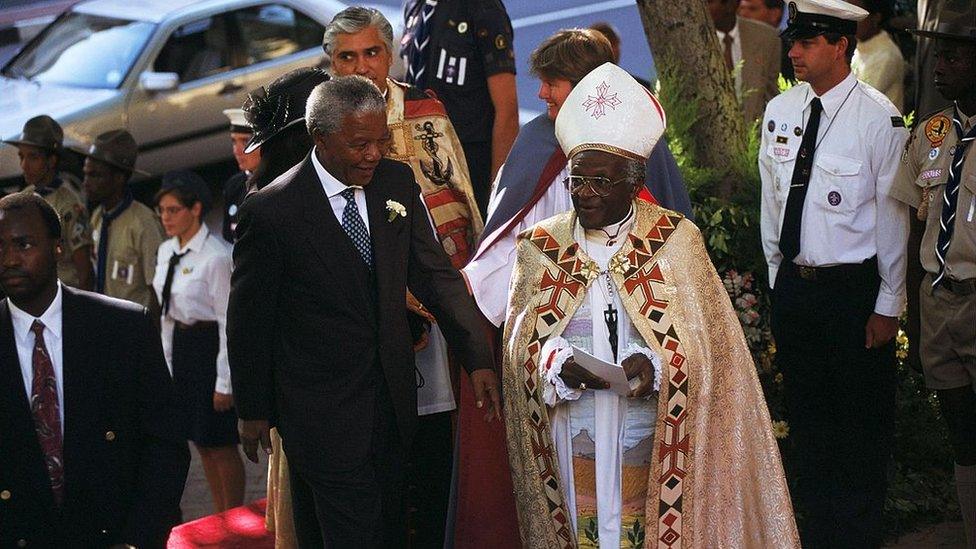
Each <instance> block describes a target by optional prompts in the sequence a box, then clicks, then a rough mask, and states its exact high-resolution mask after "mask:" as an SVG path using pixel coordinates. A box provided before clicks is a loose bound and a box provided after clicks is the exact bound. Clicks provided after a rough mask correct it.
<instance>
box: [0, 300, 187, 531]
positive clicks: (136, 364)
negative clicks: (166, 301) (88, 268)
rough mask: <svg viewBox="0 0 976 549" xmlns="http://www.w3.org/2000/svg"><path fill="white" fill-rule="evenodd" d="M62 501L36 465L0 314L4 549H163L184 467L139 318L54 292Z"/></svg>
mask: <svg viewBox="0 0 976 549" xmlns="http://www.w3.org/2000/svg"><path fill="white" fill-rule="evenodd" d="M62 292H63V293H62V295H63V298H62V306H63V313H62V338H63V340H62V365H63V375H64V376H63V380H64V402H63V409H64V426H63V435H64V445H63V449H64V475H65V501H64V504H63V505H62V508H61V510H60V511H58V510H56V509H55V507H54V498H53V495H52V492H51V487H50V482H49V481H48V477H47V471H46V469H45V467H44V464H43V461H42V460H43V458H42V455H41V448H40V444H39V443H38V441H37V434H36V433H35V431H34V423H33V419H32V417H31V413H30V408H29V406H28V397H27V394H26V391H25V390H24V381H23V377H22V375H21V371H20V366H19V361H18V358H17V347H16V343H15V340H14V333H13V325H12V323H11V319H10V309H9V307H8V304H7V301H6V300H4V301H2V302H0V491H2V493H0V495H2V496H6V497H5V498H3V499H0V547H15V546H17V544H18V541H19V540H24V541H25V542H26V543H27V545H26V546H27V547H104V546H108V545H112V544H116V543H128V544H131V545H135V546H136V547H139V548H140V549H145V548H152V547H163V546H164V544H165V543H166V539H167V537H168V536H169V530H170V528H172V526H173V524H174V523H175V521H176V519H177V517H178V515H179V504H180V497H181V496H182V494H183V485H184V483H185V482H186V472H187V468H188V467H189V463H190V456H189V452H188V448H187V443H186V439H185V433H184V430H183V426H182V423H181V422H180V421H179V411H178V409H177V408H176V405H175V402H176V401H175V400H174V394H173V384H172V380H171V379H170V376H169V371H168V370H167V369H166V362H165V360H164V358H163V351H162V346H161V344H160V339H159V333H158V332H157V331H156V329H155V328H154V326H153V323H152V321H151V320H150V318H149V316H148V312H147V311H146V309H145V308H144V307H142V306H139V305H136V304H135V303H130V302H128V301H122V300H118V299H112V298H108V297H104V296H100V295H97V294H93V293H90V292H84V291H80V290H75V289H72V288H68V287H62Z"/></svg>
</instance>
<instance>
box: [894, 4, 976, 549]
mask: <svg viewBox="0 0 976 549" xmlns="http://www.w3.org/2000/svg"><path fill="white" fill-rule="evenodd" d="M943 16H944V17H943V21H942V23H940V24H939V25H938V26H937V27H936V28H935V29H934V30H931V31H916V32H915V34H918V35H921V36H924V37H929V38H935V39H936V42H935V45H934V47H935V51H936V54H935V59H936V61H935V71H934V75H935V87H936V88H938V90H939V92H940V93H941V94H942V96H943V97H944V98H945V99H947V100H949V101H951V102H952V105H950V106H949V107H947V108H945V109H943V110H941V111H939V112H936V113H933V114H931V115H929V116H927V117H925V118H923V119H921V120H920V121H919V122H918V123H917V125H916V127H915V129H914V131H913V132H912V137H911V140H910V141H909V142H908V144H907V145H906V147H905V153H904V155H903V157H902V165H901V169H900V170H899V172H898V176H897V178H896V181H895V186H894V188H893V189H892V195H893V196H894V197H895V198H897V199H898V200H901V201H903V202H905V203H907V204H908V205H909V206H911V207H912V208H914V213H915V219H916V220H917V222H915V223H914V224H913V225H914V226H913V227H912V229H913V231H912V232H913V233H914V234H916V235H917V234H919V233H922V236H921V245H920V246H919V247H918V248H914V246H913V245H912V244H909V246H910V247H912V248H914V249H910V250H909V253H910V254H913V255H914V254H915V252H916V251H917V252H918V256H917V257H918V261H912V262H911V263H910V264H912V265H918V264H919V262H920V263H921V267H922V268H923V269H924V270H925V276H924V278H922V282H921V286H920V287H919V289H918V300H919V301H918V303H919V307H918V308H919V318H920V322H919V324H920V326H919V329H918V330H917V331H916V333H918V334H919V335H918V341H917V343H918V348H919V358H920V360H921V363H922V369H923V371H924V373H925V383H926V385H927V386H928V387H929V388H930V389H934V390H935V391H936V393H937V394H938V397H939V403H940V405H941V407H942V415H943V416H944V417H945V418H946V423H947V424H948V427H949V434H950V439H951V441H952V446H953V456H954V459H955V462H956V489H957V491H958V495H959V507H960V509H961V511H962V515H963V520H964V523H965V526H966V537H967V538H968V540H969V544H968V547H970V548H974V547H976V533H974V527H976V394H974V390H976V154H974V153H973V151H972V144H973V141H974V140H976V10H974V6H973V3H972V2H971V1H955V2H949V3H948V5H947V6H946V8H945V11H944V12H943ZM923 225H924V227H923ZM923 230H924V233H923ZM912 242H914V243H915V245H918V244H917V243H918V238H917V237H916V238H914V239H913V240H912ZM913 343H915V342H913Z"/></svg>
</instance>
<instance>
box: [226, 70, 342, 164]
mask: <svg viewBox="0 0 976 549" xmlns="http://www.w3.org/2000/svg"><path fill="white" fill-rule="evenodd" d="M328 79H329V74H328V73H327V72H325V71H323V70H322V69H318V68H308V67H306V68H301V69H295V70H293V71H291V72H289V73H288V74H285V75H284V76H282V77H281V78H278V79H277V80H275V81H274V82H272V83H271V84H269V85H267V86H264V87H261V88H258V89H256V90H254V91H252V92H251V93H249V94H248V95H247V99H246V100H245V101H244V118H245V119H246V120H247V124H248V125H249V126H250V127H251V129H252V130H254V135H253V136H251V140H250V141H248V142H247V146H246V147H244V153H245V154H246V153H249V152H251V151H253V150H254V149H256V148H258V147H260V146H261V145H262V144H263V143H265V142H266V141H267V140H269V139H271V138H272V137H274V136H275V135H278V134H279V133H281V132H282V131H283V130H285V129H287V128H289V127H291V126H294V125H295V124H303V123H304V122H305V103H306V102H307V101H308V96H309V95H311V94H312V90H313V89H315V86H318V85H319V84H321V83H322V82H325V81H326V80H328Z"/></svg>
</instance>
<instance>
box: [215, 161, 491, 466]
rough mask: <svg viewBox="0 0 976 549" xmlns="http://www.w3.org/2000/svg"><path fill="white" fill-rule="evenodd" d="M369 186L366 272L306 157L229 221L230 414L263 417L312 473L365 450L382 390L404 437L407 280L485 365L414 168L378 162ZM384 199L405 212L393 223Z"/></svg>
mask: <svg viewBox="0 0 976 549" xmlns="http://www.w3.org/2000/svg"><path fill="white" fill-rule="evenodd" d="M365 192H366V202H367V217H368V219H369V228H370V236H371V240H372V247H373V257H374V261H375V269H374V274H370V272H369V270H368V268H367V267H366V265H365V263H364V262H363V261H362V259H361V257H360V255H359V253H358V252H357V251H356V249H355V247H354V246H353V244H352V241H351V240H350V239H349V237H348V236H347V235H346V233H345V232H344V231H343V229H342V227H341V225H340V224H339V221H338V220H337V219H336V216H335V214H334V213H333V211H332V208H331V206H330V205H329V201H328V198H327V197H326V195H325V191H324V189H323V188H322V184H321V182H320V180H319V178H318V175H317V174H316V173H315V168H314V166H313V165H312V162H311V158H310V157H306V159H305V160H304V161H303V162H301V163H300V164H298V165H297V166H295V167H294V168H292V169H291V170H289V171H288V172H286V173H285V174H283V175H282V176H281V177H279V178H278V179H277V180H275V181H274V182H273V183H271V184H270V185H268V186H267V187H265V188H263V189H261V190H260V191H257V192H256V193H252V194H250V195H248V197H247V199H246V200H245V201H244V205H243V207H242V208H241V215H240V220H239V222H238V226H237V236H238V241H237V244H236V245H235V246H234V274H233V278H232V282H231V293H230V303H229V306H228V321H227V342H228V352H229V358H230V367H231V372H232V379H233V380H234V381H233V382H234V399H235V404H236V407H237V412H238V415H239V416H240V417H241V418H242V419H269V420H272V422H273V423H275V424H276V425H277V426H278V429H279V431H280V432H281V434H282V437H283V438H284V440H285V443H286V451H287V452H288V459H289V462H294V463H296V464H297V463H302V464H304V465H305V466H306V467H316V470H317V472H318V473H325V474H341V472H342V471H345V470H349V469H350V468H354V467H356V466H357V465H360V464H361V463H363V461H364V460H366V459H367V458H368V456H369V450H370V448H371V430H372V427H373V422H374V412H375V410H376V407H377V404H378V402H377V400H376V397H377V395H380V397H381V398H384V399H385V398H389V399H390V400H391V401H392V408H393V410H394V411H395V414H396V423H397V427H398V430H399V433H400V437H401V442H402V443H403V445H404V447H407V446H409V443H410V439H411V437H412V435H413V431H414V429H415V424H416V420H417V388H416V378H415V374H414V354H413V347H412V338H411V335H410V328H409V326H408V321H407V310H406V307H405V296H406V289H407V286H408V285H409V287H410V289H411V291H412V292H413V293H414V295H415V296H417V298H418V299H420V301H421V302H423V303H424V304H425V305H426V306H427V307H428V308H429V309H430V310H431V311H432V312H433V313H434V315H435V316H436V317H437V320H438V323H439V326H440V328H441V329H442V330H443V332H444V335H445V336H446V338H447V341H448V343H449V344H450V345H451V346H452V348H453V349H454V350H455V351H456V352H458V353H459V356H460V357H461V358H462V359H463V360H464V364H465V365H466V367H467V368H468V369H469V370H475V369H480V368H490V367H492V356H491V352H490V350H489V347H488V342H487V338H486V332H485V329H484V326H485V324H484V321H483V319H482V317H481V315H480V313H479V312H478V310H477V308H476V306H475V304H474V300H473V299H472V298H471V296H470V295H469V294H468V291H467V288H466V286H465V283H464V281H463V279H462V278H461V276H460V274H459V273H458V272H457V271H456V270H454V269H453V268H451V264H450V261H449V259H448V257H447V255H446V254H445V253H444V250H443V248H442V247H441V245H440V244H438V243H437V242H436V241H435V240H434V237H433V231H432V230H431V226H430V222H429V221H428V218H427V213H426V210H425V208H424V206H423V204H422V203H421V202H420V189H419V187H417V185H416V183H415V181H414V177H413V172H412V171H411V170H410V168H409V167H407V166H406V165H404V164H401V163H399V162H395V161H392V160H387V159H383V160H381V161H380V163H379V165H378V167H377V168H376V171H375V173H374V175H373V179H372V181H371V182H370V184H369V185H367V186H366V187H365ZM388 200H394V201H396V202H399V203H400V204H402V205H403V206H404V207H405V208H406V211H407V215H406V216H405V217H401V216H396V217H394V218H393V219H392V220H390V212H389V211H387V206H386V204H387V201H388ZM383 385H385V386H386V388H388V391H383V390H379V391H378V390H377V389H378V388H380V389H381V388H382V386H383ZM387 394H388V396H386V395H387ZM379 404H380V405H382V406H384V407H387V408H389V404H390V403H388V402H382V403H379Z"/></svg>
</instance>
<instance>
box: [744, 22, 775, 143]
mask: <svg viewBox="0 0 976 549" xmlns="http://www.w3.org/2000/svg"><path fill="white" fill-rule="evenodd" d="M737 21H738V22H737V23H736V24H737V25H739V39H740V40H742V59H743V60H744V63H743V64H742V111H743V115H744V116H745V119H746V125H747V127H751V125H752V124H754V123H755V122H756V120H759V119H760V118H762V116H763V113H764V112H765V111H766V103H769V100H770V99H772V98H774V97H776V96H777V95H778V94H779V70H780V59H779V58H778V57H777V56H776V53H777V52H779V51H780V50H781V48H782V42H781V41H780V38H779V33H778V32H777V31H776V29H774V28H773V27H770V26H769V25H767V24H766V23H762V22H760V21H753V20H752V19H746V18H745V17H739V18H737Z"/></svg>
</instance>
